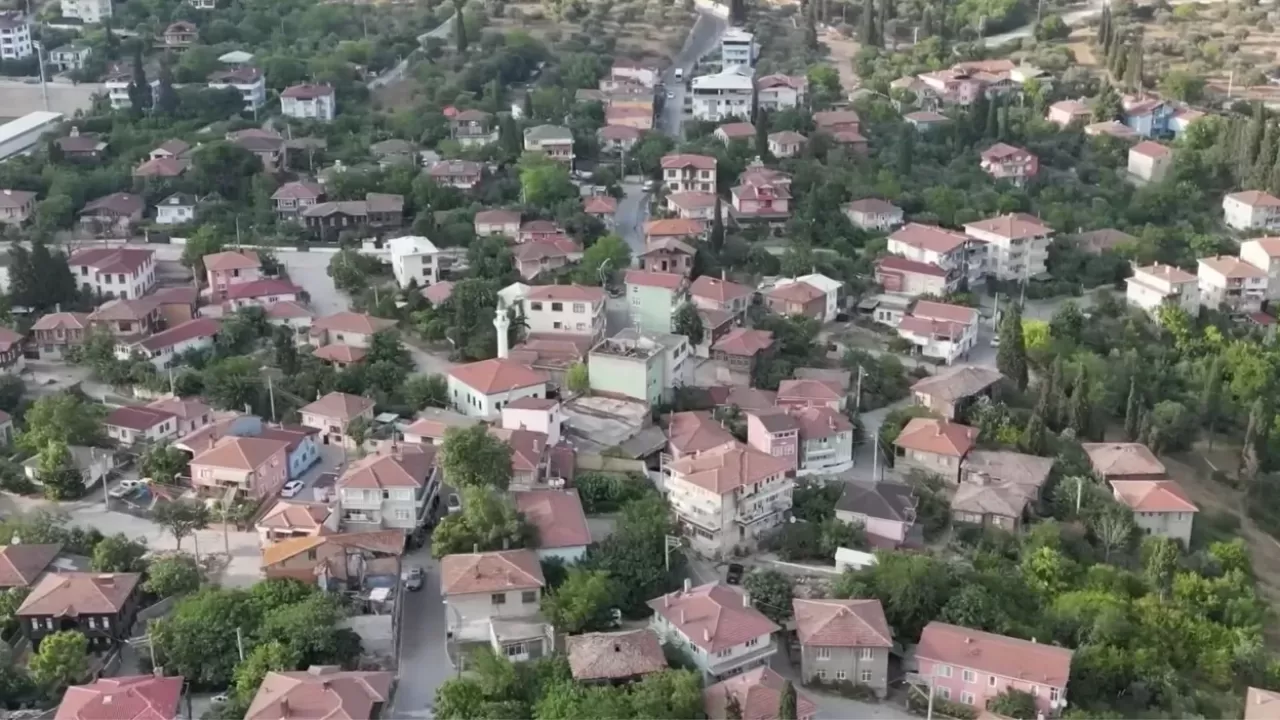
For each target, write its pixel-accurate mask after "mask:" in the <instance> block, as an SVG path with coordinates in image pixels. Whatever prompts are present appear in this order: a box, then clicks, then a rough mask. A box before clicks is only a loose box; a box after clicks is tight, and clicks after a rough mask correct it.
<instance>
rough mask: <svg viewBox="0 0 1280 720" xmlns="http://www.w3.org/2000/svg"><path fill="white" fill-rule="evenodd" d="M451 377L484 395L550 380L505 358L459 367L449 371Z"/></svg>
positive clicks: (541, 373)
mask: <svg viewBox="0 0 1280 720" xmlns="http://www.w3.org/2000/svg"><path fill="white" fill-rule="evenodd" d="M449 376H450V377H452V378H454V379H455V380H457V381H458V382H460V383H462V384H463V385H466V386H467V387H469V388H471V389H472V390H475V391H476V392H479V393H482V394H484V395H491V394H493V393H500V392H508V391H510V390H515V389H518V388H527V387H532V386H534V385H543V384H546V382H547V380H548V378H547V374H546V373H544V372H542V371H541V370H535V369H533V368H531V367H529V366H528V365H525V364H523V363H518V362H514V361H512V360H507V359H503V358H490V359H489V360H481V361H479V362H473V363H468V364H466V365H459V366H458V367H455V368H454V369H452V370H450V371H449Z"/></svg>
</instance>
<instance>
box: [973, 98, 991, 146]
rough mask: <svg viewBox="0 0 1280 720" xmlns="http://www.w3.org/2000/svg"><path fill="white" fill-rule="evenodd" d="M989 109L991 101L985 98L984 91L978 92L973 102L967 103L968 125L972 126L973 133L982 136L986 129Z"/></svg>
mask: <svg viewBox="0 0 1280 720" xmlns="http://www.w3.org/2000/svg"><path fill="white" fill-rule="evenodd" d="M990 111H991V101H990V100H988V99H987V94H986V93H981V92H980V93H978V97H976V98H974V99H973V103H972V104H971V105H969V120H970V123H969V125H970V127H972V128H973V134H974V135H975V136H977V137H982V136H983V135H984V133H985V132H986V129H987V113H989V112H990Z"/></svg>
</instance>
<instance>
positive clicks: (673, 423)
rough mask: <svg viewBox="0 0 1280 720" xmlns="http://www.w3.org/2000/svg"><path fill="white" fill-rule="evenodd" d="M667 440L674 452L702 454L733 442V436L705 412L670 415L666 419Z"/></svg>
mask: <svg viewBox="0 0 1280 720" xmlns="http://www.w3.org/2000/svg"><path fill="white" fill-rule="evenodd" d="M667 438H668V441H669V442H670V443H671V445H672V447H674V448H675V450H676V452H678V453H680V454H681V455H684V454H686V453H696V452H703V451H704V450H710V449H711V448H713V447H719V446H721V445H724V444H725V443H731V442H735V440H734V437H733V435H732V434H731V433H730V432H729V431H728V430H725V429H724V427H722V426H721V425H720V423H718V422H716V421H715V420H714V419H712V417H711V413H709V412H706V411H701V410H699V411H686V412H678V413H672V414H671V415H669V416H668V417H667Z"/></svg>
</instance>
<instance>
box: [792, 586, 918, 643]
mask: <svg viewBox="0 0 1280 720" xmlns="http://www.w3.org/2000/svg"><path fill="white" fill-rule="evenodd" d="M791 606H792V608H793V609H794V611H795V617H796V635H798V636H799V638H800V644H801V645H820V646H828V647H884V648H891V647H893V631H892V630H890V629H889V623H888V621H886V620H885V618H884V608H883V607H882V606H881V605H880V601H879V600H804V599H801V598H796V599H794V600H792V601H791Z"/></svg>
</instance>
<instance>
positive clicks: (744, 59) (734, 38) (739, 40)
mask: <svg viewBox="0 0 1280 720" xmlns="http://www.w3.org/2000/svg"><path fill="white" fill-rule="evenodd" d="M758 49H759V46H757V45H756V36H755V35H752V34H751V33H749V32H747V31H746V30H743V29H741V28H734V27H731V28H729V29H728V30H725V31H724V35H723V36H721V38H720V66H721V67H723V68H731V67H733V66H735V65H746V66H748V67H750V66H752V65H755V64H756V52H757V50H758Z"/></svg>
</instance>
